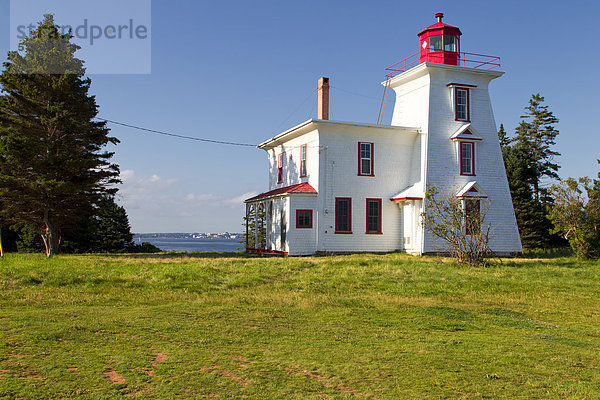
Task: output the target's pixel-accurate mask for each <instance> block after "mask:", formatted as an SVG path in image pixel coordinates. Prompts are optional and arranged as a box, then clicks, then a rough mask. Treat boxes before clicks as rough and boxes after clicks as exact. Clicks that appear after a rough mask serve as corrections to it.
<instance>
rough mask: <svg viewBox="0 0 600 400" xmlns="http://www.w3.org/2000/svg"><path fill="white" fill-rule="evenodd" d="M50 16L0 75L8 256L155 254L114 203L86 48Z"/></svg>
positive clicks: (107, 139) (0, 201)
mask: <svg viewBox="0 0 600 400" xmlns="http://www.w3.org/2000/svg"><path fill="white" fill-rule="evenodd" d="M59 29H60V28H59V27H58V26H57V25H56V24H55V23H54V17H53V16H52V15H46V16H45V17H44V20H43V21H42V22H41V23H40V24H39V25H38V27H37V29H35V30H34V31H33V33H32V35H31V36H30V37H28V38H26V39H24V40H23V41H22V43H21V45H22V46H21V48H23V49H24V54H23V55H21V54H20V53H18V52H16V51H11V52H9V53H8V57H7V61H6V62H5V63H4V69H3V71H2V73H1V74H0V85H2V94H1V95H0V226H1V227H2V234H3V235H2V237H3V242H4V247H5V250H8V251H42V250H43V251H45V253H46V255H47V256H48V257H52V256H53V255H54V254H56V253H57V252H58V251H59V248H60V249H61V250H62V251H65V252H71V253H78V252H119V251H145V250H148V251H151V250H156V248H154V249H152V246H148V245H145V246H143V247H140V246H137V247H136V246H134V244H133V240H132V239H133V236H132V234H131V229H130V225H129V221H128V218H127V214H126V212H125V209H124V208H123V207H120V206H119V205H117V204H116V202H115V194H116V193H117V188H116V185H117V184H118V183H120V180H119V167H118V165H116V164H114V163H111V161H110V160H111V158H112V156H113V153H112V152H109V151H107V150H106V146H107V145H109V144H117V143H119V141H118V139H117V138H115V137H111V136H109V129H108V128H107V127H106V123H105V122H99V121H97V120H96V119H95V118H96V116H97V114H98V106H97V104H96V100H95V97H94V96H92V95H90V94H89V89H90V85H91V80H90V79H89V78H86V77H85V68H84V62H83V61H81V60H79V59H77V58H76V57H75V52H76V51H77V50H78V49H79V46H77V45H75V44H73V43H71V38H72V36H71V34H70V33H67V34H62V33H60V31H59Z"/></svg>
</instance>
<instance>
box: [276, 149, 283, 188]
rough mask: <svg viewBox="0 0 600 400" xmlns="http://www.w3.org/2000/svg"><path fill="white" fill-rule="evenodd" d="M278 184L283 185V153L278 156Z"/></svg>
mask: <svg viewBox="0 0 600 400" xmlns="http://www.w3.org/2000/svg"><path fill="white" fill-rule="evenodd" d="M277 183H283V153H281V154H279V155H278V156H277Z"/></svg>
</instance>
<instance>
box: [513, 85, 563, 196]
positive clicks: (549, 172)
mask: <svg viewBox="0 0 600 400" xmlns="http://www.w3.org/2000/svg"><path fill="white" fill-rule="evenodd" d="M543 103H544V97H542V96H540V94H539V93H538V94H534V95H532V96H531V99H529V105H528V106H527V107H525V110H526V113H525V115H523V116H521V118H522V121H521V123H520V124H519V126H518V127H517V129H516V131H515V134H516V137H515V143H516V146H517V147H518V148H520V149H521V150H522V151H523V152H525V153H527V154H529V155H530V157H529V161H530V163H531V165H530V167H531V169H532V175H531V177H530V182H529V183H530V184H531V186H532V189H533V197H534V199H535V201H536V202H544V201H546V200H547V199H548V196H547V192H548V191H547V189H545V188H543V187H542V180H543V179H544V178H550V179H559V177H558V170H559V168H560V166H559V165H558V164H556V163H554V157H556V156H559V155H560V153H558V152H556V151H554V150H552V146H553V145H554V144H556V137H557V136H558V133H559V132H558V130H557V129H556V128H555V125H556V124H557V123H558V119H557V118H556V117H555V116H554V114H553V113H552V111H549V110H548V106H547V105H543Z"/></svg>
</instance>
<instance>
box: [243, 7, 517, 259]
mask: <svg viewBox="0 0 600 400" xmlns="http://www.w3.org/2000/svg"><path fill="white" fill-rule="evenodd" d="M435 18H436V22H435V23H434V24H433V25H431V26H429V27H427V28H425V29H422V30H421V31H419V32H418V33H417V36H418V48H417V46H415V49H414V50H413V51H416V53H414V54H412V55H411V56H409V57H407V58H405V59H404V60H402V61H400V62H398V63H396V64H394V65H392V66H390V67H388V68H386V69H385V79H384V81H383V85H384V88H385V90H384V93H385V94H384V99H385V98H386V96H387V95H388V93H389V94H390V95H391V93H392V91H393V93H394V94H395V104H394V109H393V114H392V120H391V124H390V125H384V124H382V123H380V121H381V120H382V113H380V118H379V121H378V123H376V124H374V123H360V122H347V121H333V120H329V113H328V107H329V85H330V79H329V78H326V77H323V78H321V79H320V80H319V83H318V91H317V92H318V96H319V97H318V104H319V113H318V116H317V118H314V119H309V120H308V121H305V122H303V123H301V124H299V125H297V126H295V127H292V128H290V129H288V130H286V131H284V132H282V133H280V134H278V135H276V136H274V137H272V138H271V139H268V140H266V141H264V142H263V143H261V144H260V145H259V146H258V148H260V149H262V150H264V151H265V152H266V153H267V157H268V161H269V170H268V175H269V186H268V190H267V191H265V192H263V193H261V194H259V195H257V196H254V197H252V198H250V199H247V200H246V201H245V203H246V219H247V220H248V221H250V220H252V221H253V223H252V225H251V228H248V230H247V234H246V237H247V238H248V240H247V243H246V248H247V250H248V251H252V252H254V251H256V252H275V253H283V254H289V255H306V254H314V253H316V252H326V253H329V252H388V251H405V252H407V253H411V254H428V253H444V252H447V251H448V249H447V248H446V247H445V244H444V243H441V242H440V241H439V240H437V239H436V238H435V237H432V236H431V235H429V234H428V232H426V231H425V229H424V228H423V225H422V224H421V215H422V214H423V212H427V206H428V205H427V199H426V198H425V193H426V192H427V190H428V188H430V187H435V189H436V190H437V191H438V192H439V193H443V194H444V195H445V196H455V197H456V198H457V199H460V202H461V205H462V207H463V208H464V211H465V218H466V217H467V215H476V214H474V213H477V212H479V213H483V212H484V211H485V210H488V211H487V215H486V216H485V222H486V223H490V224H491V234H490V241H489V246H490V248H491V249H492V250H493V251H495V252H496V253H497V254H499V255H507V254H515V253H520V252H521V251H522V248H521V242H520V238H519V232H518V228H517V223H516V218H515V213H514V210H513V206H512V200H511V197H510V190H509V187H508V181H507V178H506V172H505V169H504V163H503V159H502V152H501V149H500V144H499V140H498V135H497V129H496V122H495V121H494V114H493V110H492V103H491V100H490V95H489V85H490V83H491V82H492V81H493V80H495V79H496V78H499V77H501V76H502V75H503V74H504V72H503V71H502V70H501V64H500V58H499V57H495V56H487V55H482V54H477V53H467V52H464V51H463V50H464V43H463V33H462V32H461V30H460V29H459V28H458V27H456V26H453V25H449V24H447V23H445V22H444V21H443V18H444V15H443V14H442V13H437V14H436V15H435ZM466 37H467V38H468V36H466ZM382 104H385V101H384V102H383V103H382ZM383 110H384V109H383V107H382V111H383ZM250 229H252V230H250ZM260 229H262V231H261V230H260ZM465 234H467V235H472V234H475V232H465Z"/></svg>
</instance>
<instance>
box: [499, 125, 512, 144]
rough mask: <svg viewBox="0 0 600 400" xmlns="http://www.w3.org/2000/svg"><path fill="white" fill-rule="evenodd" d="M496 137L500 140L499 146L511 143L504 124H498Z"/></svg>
mask: <svg viewBox="0 0 600 400" xmlns="http://www.w3.org/2000/svg"><path fill="white" fill-rule="evenodd" d="M498 139H499V140H500V147H502V148H503V149H504V148H505V147H508V146H509V145H510V144H511V143H512V139H510V138H509V137H508V133H507V132H506V131H505V130H504V124H500V129H499V130H498Z"/></svg>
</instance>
